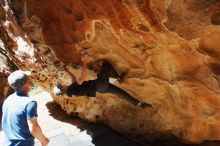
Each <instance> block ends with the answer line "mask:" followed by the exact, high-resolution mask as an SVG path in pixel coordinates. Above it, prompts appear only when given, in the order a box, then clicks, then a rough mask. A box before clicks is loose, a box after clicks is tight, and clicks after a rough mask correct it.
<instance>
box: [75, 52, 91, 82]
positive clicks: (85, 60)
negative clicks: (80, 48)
mask: <svg viewBox="0 0 220 146" xmlns="http://www.w3.org/2000/svg"><path fill="white" fill-rule="evenodd" d="M81 59H82V63H83V69H82V73H81V76H80V77H79V78H78V79H76V82H77V83H78V84H79V85H81V84H82V83H83V82H84V81H85V80H86V78H87V64H88V56H86V55H83V56H82V57H81Z"/></svg>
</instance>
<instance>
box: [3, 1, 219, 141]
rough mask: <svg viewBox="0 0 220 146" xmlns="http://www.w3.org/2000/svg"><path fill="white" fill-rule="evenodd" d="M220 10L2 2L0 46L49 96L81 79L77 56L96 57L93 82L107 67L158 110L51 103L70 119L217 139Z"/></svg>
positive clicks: (149, 134) (145, 136) (191, 4)
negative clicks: (60, 85) (104, 65)
mask: <svg viewBox="0 0 220 146" xmlns="http://www.w3.org/2000/svg"><path fill="white" fill-rule="evenodd" d="M219 12H220V1H217V0H209V1H200V0H185V1H181V0H111V1H103V0H97V1H93V0H91V1H87V0H75V1H74V0H65V1H61V0H53V1H52V0H38V1H36V0H9V1H8V2H5V1H4V0H1V7H0V19H1V24H0V29H1V41H2V42H3V44H4V45H3V47H2V48H4V49H5V50H6V51H7V55H8V56H9V57H10V58H13V62H14V63H15V64H16V65H17V66H18V67H19V68H21V69H24V70H31V71H32V73H33V80H34V81H35V82H37V83H39V84H41V85H42V86H43V87H45V88H46V89H47V90H48V91H52V88H53V85H54V84H55V83H56V82H58V81H61V82H62V83H64V84H66V85H68V84H70V83H71V82H72V78H73V74H74V75H75V76H76V77H79V75H80V71H81V63H80V52H84V53H86V54H88V55H89V59H90V62H89V67H90V72H89V77H88V80H89V79H94V78H96V73H97V71H98V70H99V69H100V64H101V62H102V61H103V60H105V61H108V62H110V63H111V64H112V65H113V67H114V68H115V69H116V70H117V72H118V73H119V74H125V76H124V78H123V82H122V83H117V82H116V83H115V85H116V86H118V87H120V88H123V89H124V90H126V91H127V92H128V93H130V94H131V95H132V96H134V97H135V98H136V99H138V100H140V101H145V102H148V103H151V104H152V105H153V108H151V109H145V110H143V109H140V108H139V107H134V106H132V105H131V104H129V103H127V102H126V101H125V100H123V99H121V98H120V97H119V96H117V95H113V94H97V97H96V98H87V97H72V98H67V97H55V96H54V100H55V101H56V102H57V103H58V104H60V105H61V107H62V108H63V109H64V110H66V111H67V113H69V114H71V115H76V116H79V117H81V118H82V119H85V120H88V121H92V122H101V123H104V124H106V125H108V126H110V127H112V128H113V129H115V130H117V131H119V132H120V133H123V134H128V135H129V136H132V137H134V138H136V139H139V140H142V141H145V140H154V139H155V138H159V137H161V136H162V137H171V136H175V137H177V138H179V139H180V140H182V141H184V142H189V143H200V142H202V141H204V140H220V109H219V108H220V90H219V89H220V87H219V80H220V62H219V61H220V48H219V47H220V43H219V38H220V33H219V32H220V20H219V19H220V14H219Z"/></svg>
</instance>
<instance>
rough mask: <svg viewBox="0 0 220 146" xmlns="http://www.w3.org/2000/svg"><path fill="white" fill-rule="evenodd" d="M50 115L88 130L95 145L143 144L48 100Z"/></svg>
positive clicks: (160, 144)
mask: <svg viewBox="0 0 220 146" xmlns="http://www.w3.org/2000/svg"><path fill="white" fill-rule="evenodd" d="M46 106H47V108H48V110H49V113H50V115H51V116H52V117H53V118H54V119H57V120H59V121H62V122H66V123H69V124H72V125H75V126H77V127H78V128H80V129H81V130H87V133H88V134H89V135H90V136H91V137H92V139H93V143H94V144H95V146H103V145H105V146H143V144H141V143H139V142H137V141H134V140H131V139H129V138H128V137H125V136H123V135H121V134H119V133H118V132H116V131H114V130H112V129H111V128H109V127H107V126H104V125H100V124H92V123H88V122H86V121H84V120H81V119H79V118H77V117H71V116H69V115H68V114H66V112H65V111H64V110H62V109H61V107H60V106H59V105H58V104H56V103H55V102H48V103H47V104H46ZM144 145H145V146H220V141H211V142H204V143H202V144H198V145H190V144H184V143H181V142H179V141H178V140H164V141H160V140H157V141H154V142H152V143H147V144H144Z"/></svg>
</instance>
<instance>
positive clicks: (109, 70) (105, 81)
mask: <svg viewBox="0 0 220 146" xmlns="http://www.w3.org/2000/svg"><path fill="white" fill-rule="evenodd" d="M82 62H83V71H82V75H81V77H80V78H79V79H78V80H76V82H73V83H72V84H71V85H70V86H68V87H65V86H62V85H60V84H58V85H56V86H55V88H54V92H55V94H56V95H62V93H63V92H65V93H66V94H67V95H68V96H72V95H74V96H88V97H95V96H96V92H99V93H113V94H116V95H119V96H120V97H123V98H124V99H126V100H127V101H128V102H130V103H131V104H133V105H138V106H141V107H142V108H147V107H152V105H151V104H148V103H145V102H139V101H138V100H137V99H135V98H134V97H132V96H131V95H130V94H128V93H127V92H126V91H124V90H123V89H121V88H119V87H117V86H115V85H113V84H111V83H109V77H110V76H117V77H118V74H117V73H116V71H115V70H114V69H113V67H112V66H111V65H110V64H109V63H108V62H103V64H102V67H101V71H100V73H99V74H98V75H97V79H95V80H89V81H84V80H85V78H86V76H87V62H88V59H87V57H86V56H83V57H82Z"/></svg>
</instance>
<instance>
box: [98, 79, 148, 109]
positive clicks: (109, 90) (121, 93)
mask: <svg viewBox="0 0 220 146" xmlns="http://www.w3.org/2000/svg"><path fill="white" fill-rule="evenodd" d="M97 92H100V91H97ZM101 93H113V94H116V95H119V96H120V97H123V98H124V99H125V100H127V101H128V102H130V103H131V104H133V105H135V106H136V105H139V106H141V107H142V108H147V107H152V105H151V104H148V103H143V102H140V101H138V100H137V99H135V98H134V97H132V96H131V95H130V94H128V93H127V92H126V91H124V90H123V89H121V88H119V87H117V86H115V85H113V84H111V83H109V85H108V88H107V89H106V90H104V91H101Z"/></svg>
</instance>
